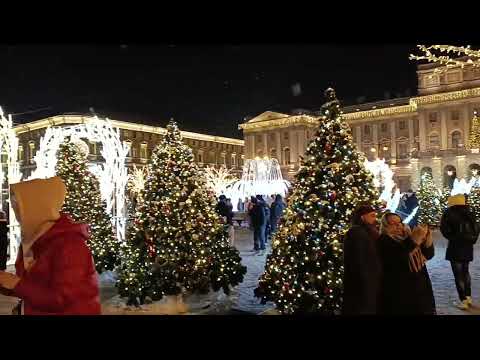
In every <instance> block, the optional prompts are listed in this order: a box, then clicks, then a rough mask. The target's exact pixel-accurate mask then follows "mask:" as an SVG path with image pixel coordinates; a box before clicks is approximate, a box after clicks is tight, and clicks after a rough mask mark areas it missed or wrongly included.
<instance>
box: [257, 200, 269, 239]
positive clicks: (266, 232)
mask: <svg viewBox="0 0 480 360" xmlns="http://www.w3.org/2000/svg"><path fill="white" fill-rule="evenodd" d="M257 203H258V204H262V205H263V212H264V213H265V244H266V243H267V241H268V238H269V237H270V226H271V225H270V208H269V207H268V204H267V202H266V201H265V199H264V198H263V196H262V195H257Z"/></svg>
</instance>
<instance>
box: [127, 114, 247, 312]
mask: <svg viewBox="0 0 480 360" xmlns="http://www.w3.org/2000/svg"><path fill="white" fill-rule="evenodd" d="M142 200H143V201H142V202H141V203H139V204H138V206H137V212H136V215H135V220H134V226H133V230H132V233H131V236H130V238H129V239H128V241H127V244H126V246H125V252H124V254H125V257H124V259H123V260H124V261H123V262H122V266H121V271H120V274H119V282H118V289H119V293H120V295H121V296H124V297H128V303H129V304H138V303H140V304H142V303H144V302H145V300H146V298H147V297H149V298H151V299H152V300H154V301H156V300H159V299H161V298H162V297H163V296H164V295H179V294H182V293H183V292H188V293H208V292H209V291H210V289H213V290H214V291H218V290H220V289H223V291H224V292H225V293H226V294H229V291H230V287H231V286H235V285H237V284H239V283H240V282H242V281H243V276H244V274H245V273H246V268H245V267H244V266H242V265H241V258H240V255H239V252H238V250H236V249H235V248H233V247H231V246H230V245H229V243H228V233H227V232H226V231H225V229H224V224H223V222H222V219H221V218H220V216H219V215H218V214H217V213H216V211H215V205H216V199H215V197H214V196H213V195H212V194H211V193H210V191H208V190H207V186H206V183H205V179H204V178H203V176H202V173H201V172H200V169H199V168H198V166H197V164H196V163H195V161H194V158H193V153H192V150H191V149H190V148H189V147H188V146H186V145H184V144H183V143H182V137H181V134H180V131H179V130H178V127H177V125H176V124H175V123H174V122H170V123H169V124H168V126H167V134H166V135H165V138H164V139H163V141H162V143H161V144H160V145H159V146H157V148H156V149H155V150H154V152H153V154H152V158H151V162H150V163H149V165H148V177H147V179H146V181H145V189H144V191H143V192H142Z"/></svg>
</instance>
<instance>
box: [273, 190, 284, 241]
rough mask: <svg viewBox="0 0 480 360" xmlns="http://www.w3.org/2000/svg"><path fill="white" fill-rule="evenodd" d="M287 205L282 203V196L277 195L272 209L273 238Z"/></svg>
mask: <svg viewBox="0 0 480 360" xmlns="http://www.w3.org/2000/svg"><path fill="white" fill-rule="evenodd" d="M285 207H286V205H285V203H284V202H283V201H282V196H281V195H280V194H277V195H275V201H274V202H273V203H272V206H271V207H270V226H271V229H272V230H271V233H272V236H273V235H274V234H275V231H277V226H278V222H279V221H280V218H281V217H282V214H283V210H285Z"/></svg>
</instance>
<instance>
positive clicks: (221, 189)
mask: <svg viewBox="0 0 480 360" xmlns="http://www.w3.org/2000/svg"><path fill="white" fill-rule="evenodd" d="M203 177H204V178H205V180H206V184H207V186H208V187H209V188H210V189H211V190H212V191H213V192H214V193H215V195H216V196H220V195H221V194H225V193H226V192H227V189H228V188H229V186H230V185H232V184H233V183H234V182H235V181H236V180H237V179H236V178H235V176H234V175H233V174H232V172H231V170H230V169H227V168H225V167H224V166H222V167H220V169H215V168H214V167H213V166H207V167H206V168H205V169H204V170H203Z"/></svg>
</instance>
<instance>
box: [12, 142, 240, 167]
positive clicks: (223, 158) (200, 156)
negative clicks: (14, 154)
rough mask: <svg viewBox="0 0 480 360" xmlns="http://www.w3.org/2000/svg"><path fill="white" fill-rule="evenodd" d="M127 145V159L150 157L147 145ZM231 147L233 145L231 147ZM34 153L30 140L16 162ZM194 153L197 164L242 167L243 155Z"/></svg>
mask: <svg viewBox="0 0 480 360" xmlns="http://www.w3.org/2000/svg"><path fill="white" fill-rule="evenodd" d="M126 143H127V144H129V148H130V150H129V152H128V154H127V157H128V158H134V159H137V158H140V159H144V160H147V159H148V158H149V157H150V156H151V150H149V149H148V144H147V143H145V142H142V143H140V148H138V147H136V146H132V143H131V141H130V140H127V141H126ZM225 145H230V144H225ZM232 147H233V145H232ZM89 148H90V155H100V154H101V150H102V144H101V143H95V142H89ZM35 152H36V145H35V142H34V141H33V140H32V141H30V142H29V143H28V154H27V157H26V156H25V150H24V146H23V145H19V147H18V160H19V161H24V160H26V158H27V159H28V160H33V157H34V156H35ZM194 152H196V160H197V161H198V162H199V163H204V162H205V163H211V164H218V165H225V166H228V165H230V166H233V167H235V166H241V165H242V159H243V155H241V157H240V159H238V160H237V154H236V153H233V154H230V160H229V161H227V154H226V153H221V154H220V156H219V159H217V156H216V154H215V153H212V152H210V154H213V155H211V156H210V159H207V158H206V157H205V156H204V151H203V150H197V151H195V150H194Z"/></svg>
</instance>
